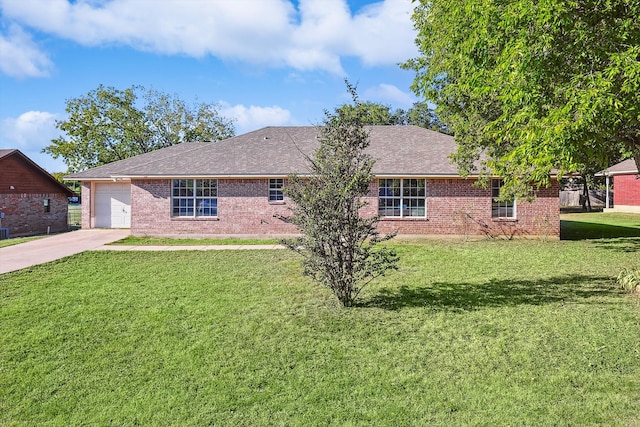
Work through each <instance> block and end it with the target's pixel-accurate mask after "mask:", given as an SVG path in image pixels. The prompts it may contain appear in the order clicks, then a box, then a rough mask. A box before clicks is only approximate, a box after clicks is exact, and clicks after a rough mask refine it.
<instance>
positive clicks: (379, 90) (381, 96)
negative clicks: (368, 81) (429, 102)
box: [364, 83, 417, 108]
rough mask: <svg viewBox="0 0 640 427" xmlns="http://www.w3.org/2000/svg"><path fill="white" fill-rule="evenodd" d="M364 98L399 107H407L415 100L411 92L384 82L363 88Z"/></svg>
mask: <svg viewBox="0 0 640 427" xmlns="http://www.w3.org/2000/svg"><path fill="white" fill-rule="evenodd" d="M364 99H368V100H374V101H378V102H383V103H389V104H391V105H392V106H397V107H400V108H409V107H411V106H413V103H414V102H416V101H417V99H416V97H415V96H414V95H413V94H411V93H409V92H404V91H402V90H400V89H398V87H396V86H394V85H390V84H386V83H381V84H379V85H378V86H375V87H372V88H369V89H367V90H365V92H364Z"/></svg>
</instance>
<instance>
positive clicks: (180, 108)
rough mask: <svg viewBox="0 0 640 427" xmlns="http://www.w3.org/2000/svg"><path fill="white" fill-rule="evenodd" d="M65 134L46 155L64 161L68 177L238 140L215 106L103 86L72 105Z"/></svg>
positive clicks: (59, 125)
mask: <svg viewBox="0 0 640 427" xmlns="http://www.w3.org/2000/svg"><path fill="white" fill-rule="evenodd" d="M66 112H67V114H68V118H67V119H66V120H61V121H58V122H56V127H57V128H58V129H60V130H61V131H62V132H63V134H62V135H61V136H60V137H58V138H56V139H53V140H52V141H51V144H50V145H49V146H47V147H45V148H44V149H43V152H46V153H49V154H51V155H52V156H53V157H54V158H58V157H62V159H63V160H64V162H65V163H66V164H67V167H68V168H69V172H78V171H81V170H85V169H88V168H92V167H96V166H100V165H103V164H107V163H111V162H114V161H116V160H122V159H125V158H127V157H131V156H135V155H138V154H142V153H147V152H149V151H153V150H157V149H159V148H164V147H168V146H171V145H175V144H179V143H181V142H186V141H202V142H207V141H218V140H220V139H224V138H228V137H231V136H233V135H234V127H233V123H232V121H231V120H228V119H225V118H223V117H221V116H220V115H219V114H218V111H217V108H216V105H215V104H207V103H196V104H195V105H193V106H190V105H188V104H187V103H186V102H185V101H183V100H182V99H180V98H179V97H177V96H176V95H169V94H166V93H163V92H160V91H157V90H153V89H145V88H144V87H142V86H132V87H130V88H127V89H124V90H120V89H116V88H113V87H105V86H103V85H100V86H99V87H98V88H97V89H94V90H92V91H90V92H89V93H88V94H87V95H84V96H80V97H78V98H72V99H69V100H67V106H66Z"/></svg>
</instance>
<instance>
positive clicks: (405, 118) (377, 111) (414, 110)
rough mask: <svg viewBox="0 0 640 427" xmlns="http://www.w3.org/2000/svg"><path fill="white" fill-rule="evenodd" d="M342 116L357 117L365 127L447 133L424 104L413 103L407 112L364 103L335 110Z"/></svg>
mask: <svg viewBox="0 0 640 427" xmlns="http://www.w3.org/2000/svg"><path fill="white" fill-rule="evenodd" d="M337 113H338V114H340V115H342V116H345V117H346V116H354V115H356V114H358V115H359V117H360V120H362V122H363V123H364V124H365V125H387V126H398V125H415V126H420V127H423V128H427V129H432V130H435V131H438V132H444V133H448V132H449V130H448V129H447V127H446V126H445V125H444V124H443V123H442V122H441V121H440V119H439V118H438V115H437V114H436V113H435V111H434V109H433V108H431V107H430V106H429V104H427V103H426V102H414V103H413V106H412V107H411V108H409V109H408V110H403V109H402V108H397V109H395V110H394V109H393V108H392V107H391V106H390V105H386V104H382V103H380V102H372V101H365V102H360V103H358V104H344V105H342V106H340V107H338V109H337Z"/></svg>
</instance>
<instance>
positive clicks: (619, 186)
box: [613, 175, 640, 206]
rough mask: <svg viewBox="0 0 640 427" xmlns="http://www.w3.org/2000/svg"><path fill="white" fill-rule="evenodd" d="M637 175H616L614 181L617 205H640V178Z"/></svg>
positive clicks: (615, 202)
mask: <svg viewBox="0 0 640 427" xmlns="http://www.w3.org/2000/svg"><path fill="white" fill-rule="evenodd" d="M636 177H637V175H616V176H614V177H613V183H614V190H613V194H614V200H613V202H614V204H615V206H640V179H638V178H636Z"/></svg>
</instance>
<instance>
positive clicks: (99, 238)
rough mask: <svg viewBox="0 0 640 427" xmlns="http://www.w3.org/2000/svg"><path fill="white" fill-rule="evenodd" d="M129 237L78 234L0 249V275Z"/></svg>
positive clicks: (124, 234) (125, 233)
mask: <svg viewBox="0 0 640 427" xmlns="http://www.w3.org/2000/svg"><path fill="white" fill-rule="evenodd" d="M129 234H130V230H96V229H92V230H78V231H71V232H69V233H62V234H56V235H53V236H49V237H43V238H42V239H36V240H31V241H29V242H25V243H20V244H18V245H12V246H7V247H4V248H0V274H3V273H8V272H10V271H15V270H20V269H22V268H27V267H31V266H32V265H37V264H44V263H45V262H50V261H54V260H56V259H60V258H64V257H66V256H70V255H75V254H78V253H80V252H84V251H87V250H90V249H95V248H99V247H100V246H102V245H105V244H107V243H111V242H115V241H116V240H120V239H123V238H125V237H127V236H128V235H129Z"/></svg>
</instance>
